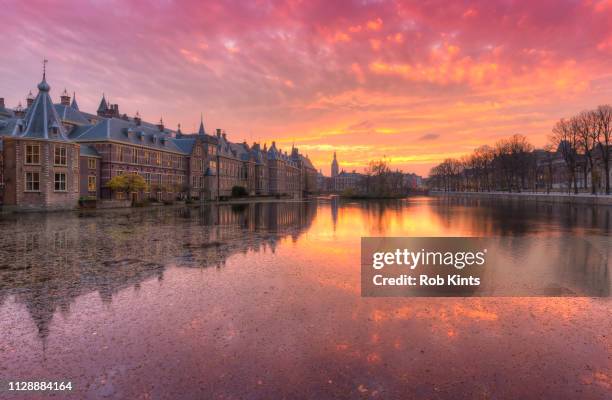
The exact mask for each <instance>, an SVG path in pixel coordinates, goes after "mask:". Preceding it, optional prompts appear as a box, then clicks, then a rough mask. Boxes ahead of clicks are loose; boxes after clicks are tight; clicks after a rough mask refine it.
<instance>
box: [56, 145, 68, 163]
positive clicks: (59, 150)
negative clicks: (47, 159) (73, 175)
mask: <svg viewBox="0 0 612 400" xmlns="http://www.w3.org/2000/svg"><path fill="white" fill-rule="evenodd" d="M54 162H55V165H68V162H67V161H66V148H65V147H64V146H55V159H54Z"/></svg>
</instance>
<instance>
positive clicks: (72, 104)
mask: <svg viewBox="0 0 612 400" xmlns="http://www.w3.org/2000/svg"><path fill="white" fill-rule="evenodd" d="M70 107H72V108H74V109H75V110H77V111H79V105H78V104H77V101H76V93H72V103H71V104H70Z"/></svg>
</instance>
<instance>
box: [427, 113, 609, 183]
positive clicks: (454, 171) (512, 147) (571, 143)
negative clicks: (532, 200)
mask: <svg viewBox="0 0 612 400" xmlns="http://www.w3.org/2000/svg"><path fill="white" fill-rule="evenodd" d="M611 142H612V107H611V106H609V105H601V106H598V107H597V108H595V109H593V110H587V111H583V112H581V113H579V114H577V115H574V116H572V117H570V118H562V119H560V120H559V121H558V122H557V123H555V125H554V127H553V128H552V133H551V134H550V136H549V143H548V144H547V145H546V146H545V147H544V149H543V150H535V149H534V146H533V145H532V144H531V143H529V141H528V139H527V138H526V137H525V136H523V135H519V134H517V135H513V136H511V137H509V138H504V139H500V140H498V141H497V142H496V143H495V144H494V145H492V146H489V145H484V146H480V147H478V148H477V149H475V150H474V151H473V152H472V154H469V155H465V156H463V157H461V158H459V159H456V158H447V159H445V160H444V161H443V162H442V163H441V164H439V165H437V166H435V167H433V168H432V169H431V171H430V173H429V179H428V184H429V187H430V188H433V189H439V190H445V191H508V192H521V191H526V190H532V191H537V190H538V189H544V190H546V192H550V191H551V190H552V186H553V182H554V175H555V174H556V173H557V172H558V171H556V170H555V169H556V168H558V167H559V163H558V161H561V164H562V165H561V168H562V169H563V171H562V172H563V174H562V177H563V179H564V180H565V185H566V187H567V189H568V191H572V190H573V191H574V193H578V189H579V178H580V180H581V182H582V187H584V188H586V187H587V182H590V184H589V188H590V191H591V193H593V194H595V193H597V192H598V191H603V192H605V193H606V194H610V167H611V165H610V164H611V162H610V161H611V160H610V158H611V155H612V154H611V151H610V150H611V147H610V145H611V144H612V143H611ZM559 172H561V171H559ZM602 175H603V177H602ZM589 178H590V179H589Z"/></svg>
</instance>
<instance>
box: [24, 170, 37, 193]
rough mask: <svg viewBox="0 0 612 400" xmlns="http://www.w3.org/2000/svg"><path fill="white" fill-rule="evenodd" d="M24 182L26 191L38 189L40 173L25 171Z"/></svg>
mask: <svg viewBox="0 0 612 400" xmlns="http://www.w3.org/2000/svg"><path fill="white" fill-rule="evenodd" d="M25 182H26V186H25V190H26V192H38V191H40V173H38V172H26V176H25Z"/></svg>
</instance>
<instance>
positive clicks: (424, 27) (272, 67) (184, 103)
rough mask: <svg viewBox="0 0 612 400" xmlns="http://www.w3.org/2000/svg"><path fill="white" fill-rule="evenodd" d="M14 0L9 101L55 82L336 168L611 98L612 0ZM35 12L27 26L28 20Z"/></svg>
mask: <svg viewBox="0 0 612 400" xmlns="http://www.w3.org/2000/svg"><path fill="white" fill-rule="evenodd" d="M329 3H330V2H329V1H327V0H309V1H293V0H286V1H272V0H260V1H255V2H244V1H225V2H221V3H218V4H214V5H212V4H203V3H202V2H201V1H193V0H191V1H181V2H172V1H160V2H141V1H111V2H110V4H109V2H108V1H89V2H83V1H75V0H72V1H65V2H62V4H61V5H58V4H56V3H55V2H48V1H44V0H34V1H27V2H26V1H8V2H6V1H5V2H3V8H2V17H3V21H6V22H7V23H5V24H3V26H2V31H1V33H2V38H3V40H2V43H3V50H4V53H5V54H10V55H11V56H10V62H3V63H0V76H2V77H3V79H2V86H1V90H2V93H0V97H5V98H6V100H7V104H8V105H10V106H11V107H14V106H16V105H17V102H18V101H19V100H21V101H23V100H24V98H25V96H26V95H27V93H28V91H29V90H31V89H35V85H36V84H37V82H38V80H39V79H40V75H41V74H40V70H41V60H42V58H43V57H47V58H48V59H49V60H50V62H49V64H48V77H49V80H50V84H51V87H52V91H51V95H52V96H53V98H54V99H58V98H59V95H60V93H61V92H62V90H63V89H64V88H67V90H68V91H69V92H72V91H76V93H77V98H78V100H79V104H80V106H81V108H82V109H84V110H87V111H89V112H93V111H95V110H96V108H97V106H98V104H99V101H100V98H101V95H102V93H103V92H105V94H106V95H107V98H108V99H109V100H110V101H111V102H112V103H118V104H119V105H120V110H121V111H122V112H126V113H127V114H128V115H134V114H135V113H136V111H139V112H140V113H141V115H143V117H144V118H145V119H147V120H149V121H151V122H157V121H158V120H159V118H160V116H161V117H163V119H164V121H165V123H166V125H168V126H170V127H172V128H175V127H176V126H177V124H178V123H182V127H183V130H188V131H195V130H196V127H197V124H198V122H199V116H200V112H203V113H204V117H205V121H206V123H207V128H208V129H214V128H224V129H227V131H228V133H229V135H230V138H232V139H233V140H235V141H236V142H241V141H242V140H243V139H246V140H248V141H249V142H250V141H253V140H257V141H267V142H268V145H269V144H270V142H271V140H273V139H277V141H278V144H279V145H280V146H281V147H282V148H283V149H287V148H289V147H290V146H291V144H292V143H293V142H295V144H296V145H297V146H298V147H300V148H301V149H302V150H303V151H305V152H306V153H308V154H309V155H310V156H311V158H312V159H313V161H314V163H315V165H316V167H317V168H323V169H324V171H325V172H326V173H329V169H328V168H329V164H330V161H331V159H332V153H333V151H334V150H337V151H338V153H339V157H340V163H341V166H342V167H344V168H346V169H347V170H352V169H354V168H357V169H360V168H362V167H364V166H365V165H367V161H368V160H370V159H372V158H381V157H383V156H387V157H388V158H389V160H391V161H392V163H393V164H394V166H397V167H404V168H408V169H411V170H415V171H416V172H419V173H427V172H428V170H429V167H430V166H431V165H432V164H435V163H437V162H440V161H441V160H442V159H443V158H445V157H451V156H459V155H462V154H465V153H466V152H469V151H471V150H472V148H474V147H475V146H477V145H480V144H484V143H491V142H493V141H495V140H496V139H498V138H500V137H502V136H509V135H511V134H515V133H522V134H525V135H527V136H528V137H529V138H530V139H531V140H532V141H533V142H534V144H536V145H538V146H542V145H543V144H544V143H545V142H546V141H547V135H548V134H549V133H550V131H551V128H552V126H553V123H554V121H556V120H558V119H559V118H561V117H567V116H570V115H572V114H574V113H576V112H579V111H581V110H583V109H588V108H593V107H594V106H596V105H598V104H604V103H607V102H609V101H610V95H611V93H612V85H611V75H610V68H609V67H610V65H609V60H610V55H611V52H612V30H611V29H610V19H611V16H612V6H611V5H610V1H609V0H582V1H573V0H563V1H551V0H545V1H528V2H507V1H503V0H499V1H486V0H478V1H469V2H468V1H454V2H452V4H448V2H440V1H434V2H406V1H400V0H396V1H392V0H389V1H356V0H354V1H345V0H337V1H335V2H334V3H335V5H334V6H330V4H329ZM18 22H21V23H18Z"/></svg>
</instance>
